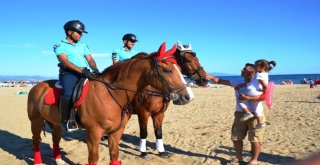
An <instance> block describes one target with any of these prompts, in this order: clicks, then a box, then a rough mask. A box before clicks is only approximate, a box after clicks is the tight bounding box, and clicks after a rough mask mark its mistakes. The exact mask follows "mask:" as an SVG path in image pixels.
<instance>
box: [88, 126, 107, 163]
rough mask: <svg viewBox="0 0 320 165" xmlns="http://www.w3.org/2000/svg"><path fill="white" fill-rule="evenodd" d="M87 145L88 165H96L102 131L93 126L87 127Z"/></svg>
mask: <svg viewBox="0 0 320 165" xmlns="http://www.w3.org/2000/svg"><path fill="white" fill-rule="evenodd" d="M86 132H87V146H88V152H89V157H88V162H89V165H96V164H97V163H98V161H99V143H100V138H101V137H102V135H103V133H104V131H103V130H100V131H99V130H97V129H95V128H91V129H87V131H86Z"/></svg>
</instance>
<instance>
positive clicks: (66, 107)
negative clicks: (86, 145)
mask: <svg viewBox="0 0 320 165" xmlns="http://www.w3.org/2000/svg"><path fill="white" fill-rule="evenodd" d="M59 110H60V119H61V121H60V122H61V126H62V128H63V129H64V130H68V120H69V114H70V101H69V100H68V99H66V98H65V97H63V96H61V97H60V101H59Z"/></svg>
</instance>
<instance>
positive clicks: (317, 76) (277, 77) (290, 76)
mask: <svg viewBox="0 0 320 165" xmlns="http://www.w3.org/2000/svg"><path fill="white" fill-rule="evenodd" d="M213 75H215V74H213ZM216 76H217V77H219V78H221V79H225V80H243V78H242V77H241V76H223V75H216ZM304 78H306V79H307V80H308V79H312V80H316V79H320V74H283V75H269V79H270V81H273V82H275V83H276V84H280V83H281V81H283V80H291V81H293V83H294V84H300V83H301V81H302V80H303V79H304ZM49 79H57V77H43V76H0V81H30V80H31V81H42V80H49Z"/></svg>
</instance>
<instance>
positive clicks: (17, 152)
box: [0, 130, 75, 164]
mask: <svg viewBox="0 0 320 165" xmlns="http://www.w3.org/2000/svg"><path fill="white" fill-rule="evenodd" d="M0 141H1V143H0V148H1V149H2V150H4V151H6V152H8V153H9V154H11V155H13V156H15V157H16V159H18V160H21V161H24V162H25V163H27V164H33V151H32V147H33V143H32V140H31V139H27V138H22V137H20V136H18V135H15V134H13V133H10V132H8V131H5V130H0ZM40 150H41V155H42V160H43V163H45V164H55V161H54V159H53V157H52V147H51V146H50V145H49V144H46V143H41V145H40ZM61 154H62V155H65V153H64V152H61ZM62 159H63V160H64V161H65V162H66V163H67V164H75V163H74V162H72V161H71V160H69V159H68V158H66V157H62Z"/></svg>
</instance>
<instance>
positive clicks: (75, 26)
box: [63, 20, 88, 33]
mask: <svg viewBox="0 0 320 165" xmlns="http://www.w3.org/2000/svg"><path fill="white" fill-rule="evenodd" d="M63 28H64V30H65V31H67V30H73V31H79V32H82V33H88V32H87V31H86V27H85V26H84V24H83V23H82V22H81V21H79V20H72V21H68V22H67V23H66V24H64V26H63Z"/></svg>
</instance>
